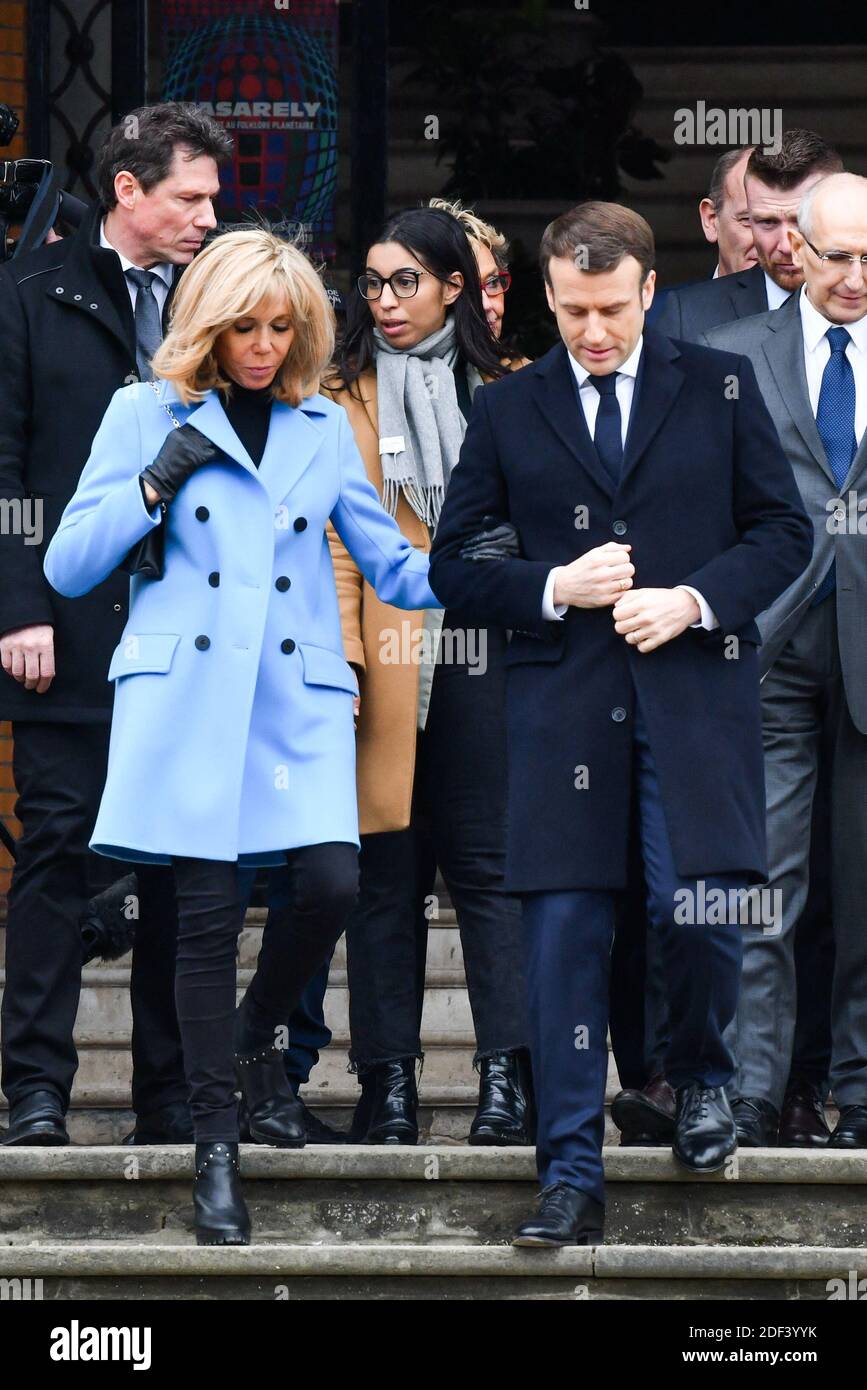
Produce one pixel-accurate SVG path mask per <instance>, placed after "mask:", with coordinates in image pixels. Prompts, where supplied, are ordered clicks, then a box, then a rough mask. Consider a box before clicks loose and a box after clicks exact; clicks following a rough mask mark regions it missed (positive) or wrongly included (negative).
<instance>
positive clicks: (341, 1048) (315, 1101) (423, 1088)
mask: <svg viewBox="0 0 867 1390" xmlns="http://www.w3.org/2000/svg"><path fill="white" fill-rule="evenodd" d="M473 1052H474V1048H473V1044H472V1042H468V1043H466V1044H465V1045H464V1046H451V1047H449V1046H445V1047H431V1046H427V1045H426V1051H425V1060H424V1069H423V1071H422V1073H421V1076H420V1077H419V1080H418V1090H419V1097H420V1100H421V1103H422V1104H423V1105H428V1106H448V1105H457V1106H468V1105H471V1106H475V1104H476V1100H477V1097H478V1089H479V1078H478V1075H477V1074H476V1072H475V1071H474V1070H473V1065H472V1059H473ZM78 1061H79V1065H78V1071H77V1073H76V1076H75V1081H74V1083H73V1088H72V1106H73V1108H75V1109H85V1108H89V1107H94V1108H97V1109H100V1108H108V1109H113V1108H119V1109H126V1108H128V1107H129V1104H130V1085H131V1081H132V1059H131V1057H130V1053H129V1048H128V1047H83V1048H81V1051H80V1053H79V1059H78ZM346 1065H347V1062H346V1047H345V1044H340V1043H333V1044H332V1045H331V1047H328V1048H326V1049H325V1050H324V1051H323V1052H322V1053H321V1055H320V1058H319V1064H318V1066H317V1067H316V1069H315V1070H314V1072H313V1074H312V1077H311V1080H310V1083H309V1084H308V1085H307V1086H306V1087H305V1088H304V1091H303V1095H304V1099H305V1100H306V1101H307V1103H308V1105H311V1106H313V1107H314V1108H317V1107H320V1106H354V1105H355V1103H356V1100H357V1099H358V1095H359V1086H358V1082H357V1080H356V1077H355V1076H354V1074H352V1073H350V1072H347V1070H346ZM619 1089H620V1088H619V1083H618V1079H617V1071H616V1068H615V1065H614V1059H613V1056H610V1055H609V1065H608V1085H607V1091H606V1095H607V1099H608V1100H609V1101H610V1100H611V1099H612V1098H613V1097H614V1095H616V1093H617V1091H618V1090H619Z"/></svg>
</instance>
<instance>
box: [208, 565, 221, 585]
mask: <svg viewBox="0 0 867 1390" xmlns="http://www.w3.org/2000/svg"><path fill="white" fill-rule="evenodd" d="M208 583H209V584H210V586H211V588H212V589H218V588H219V587H220V571H219V570H214V572H213V574H209V575H208Z"/></svg>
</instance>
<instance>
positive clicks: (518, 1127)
mask: <svg viewBox="0 0 867 1390" xmlns="http://www.w3.org/2000/svg"><path fill="white" fill-rule="evenodd" d="M479 1067H480V1077H479V1104H478V1108H477V1109H476V1113H475V1116H474V1118H473V1123H472V1125H471V1126H470V1135H469V1143H470V1144H535V1142H536V1134H535V1129H536V1114H535V1110H536V1107H535V1101H534V1096H533V1076H532V1073H531V1070H530V1054H529V1052H527V1050H526V1048H520V1049H519V1050H518V1051H517V1052H496V1053H492V1054H491V1055H490V1056H489V1057H483V1058H482V1059H481V1061H480V1064H479Z"/></svg>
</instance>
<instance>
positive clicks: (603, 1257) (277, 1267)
mask: <svg viewBox="0 0 867 1390" xmlns="http://www.w3.org/2000/svg"><path fill="white" fill-rule="evenodd" d="M849 1270H856V1271H859V1272H860V1271H862V1270H867V1251H865V1250H863V1249H851V1248H847V1247H832V1248H828V1249H820V1248H817V1247H815V1246H807V1247H801V1248H800V1249H798V1248H792V1247H790V1246H786V1247H784V1248H777V1247H775V1248H766V1249H755V1248H753V1247H751V1246H729V1247H715V1246H694V1247H692V1248H691V1249H688V1250H684V1249H680V1248H677V1247H672V1246H667V1247H665V1246H663V1247H646V1246H597V1247H571V1248H568V1249H565V1250H556V1251H545V1250H539V1251H532V1250H516V1249H514V1248H513V1247H512V1246H509V1245H384V1244H377V1245H364V1244H354V1245H285V1244H274V1245H247V1246H218V1247H214V1248H204V1247H199V1246H196V1245H193V1244H189V1243H180V1242H177V1243H169V1242H166V1241H165V1240H163V1241H161V1242H160V1243H159V1244H156V1243H154V1244H147V1245H144V1244H133V1243H130V1244H123V1243H117V1242H115V1243H107V1242H106V1243H93V1244H88V1245H85V1246H82V1245H73V1244H71V1243H70V1244H68V1245H63V1244H59V1243H52V1244H47V1243H46V1244H39V1245H29V1246H23V1245H18V1246H9V1247H6V1248H5V1249H4V1250H3V1252H2V1255H0V1277H3V1278H7V1279H8V1278H11V1277H24V1278H26V1277H30V1278H34V1277H36V1278H39V1277H42V1278H70V1277H75V1276H79V1277H82V1276H84V1277H100V1276H120V1277H131V1278H134V1277H137V1276H146V1275H157V1276H161V1277H164V1278H165V1277H166V1276H169V1277H170V1276H173V1275H185V1274H186V1275H210V1276H231V1275H239V1274H240V1275H247V1276H249V1275H270V1276H272V1277H274V1278H275V1279H280V1278H287V1277H288V1278H292V1277H311V1276H313V1277H323V1276H329V1275H330V1276H335V1275H336V1276H343V1277H352V1276H357V1275H364V1276H365V1277H367V1278H376V1277H380V1278H381V1277H394V1276H398V1277H405V1278H417V1277H419V1276H428V1277H436V1276H444V1275H445V1276H448V1277H450V1278H460V1277H467V1276H469V1277H473V1278H485V1277H490V1276H498V1277H515V1276H525V1277H526V1276H532V1277H536V1278H546V1277H560V1278H562V1277H564V1276H568V1277H583V1278H599V1279H626V1280H628V1279H642V1280H653V1279H660V1280H661V1279H665V1280H671V1279H674V1280H681V1279H683V1280H691V1281H693V1280H696V1279H721V1280H740V1279H749V1280H779V1279H787V1280H795V1279H812V1280H827V1279H831V1278H838V1277H842V1278H845V1277H846V1276H847V1274H848V1271H849Z"/></svg>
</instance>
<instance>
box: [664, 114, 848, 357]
mask: <svg viewBox="0 0 867 1390" xmlns="http://www.w3.org/2000/svg"><path fill="white" fill-rule="evenodd" d="M842 168H843V161H842V159H841V158H840V156H839V155H838V153H837V151H836V150H834V149H832V148H831V146H830V145H828V144H826V143H825V141H824V140H823V139H822V137H821V136H820V135H816V134H815V133H814V132H813V131H811V130H787V131H785V132H784V134H783V138H782V141H781V144H780V150H779V152H778V153H777V154H765V153H764V152H763V151H762V150H761V149H755V150H753V152H752V154H751V155H750V158H749V161H748V163H747V167H746V173H745V175H744V188H745V191H746V195H747V204H748V207H749V212H750V225H751V227H752V232H753V241H754V243H755V248H756V254H757V256H758V265H754V266H752V267H751V268H750V269H748V270H739V271H737V272H736V273H735V274H733V275H720V276H719V277H718V278H717V279H715V280H700V281H699V282H698V283H697V284H695V285H686V286H684V288H683V289H672V290H670V291H669V292H668V293H667V294H666V296H665V304H664V306H663V308H662V311H661V312H660V313H659V314H658V315H657V316H656V317H655V318H654V320H653V326H654V327H655V328H657V329H658V330H659V332H660V333H665V334H667V335H668V337H669V338H685V339H686V340H687V342H690V343H695V342H698V340H699V337H700V336H701V334H702V333H706V332H707V331H708V330H709V329H711V328H716V327H718V325H719V324H721V323H732V322H733V321H734V320H735V319H745V318H749V317H750V316H751V315H752V314H765V313H767V311H768V310H769V309H779V307H780V305H781V304H784V303H785V301H786V300H787V299H788V297H789V295H790V294H791V293H792V291H793V290H796V289H798V288H799V286H800V285H802V284H803V280H804V276H803V274H802V272H801V270H800V269H799V267H798V266H796V265H795V263H794V262H793V260H792V252H791V246H790V243H789V230H790V229H791V230H792V231H797V226H798V207H799V205H800V202H801V199H802V198H803V196H804V194H805V193H806V192H807V189H808V188H811V187H812V185H813V184H814V183H818V181H819V179H822V178H825V176H826V175H827V174H833V173H837V172H838V171H839V170H841V169H842Z"/></svg>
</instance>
